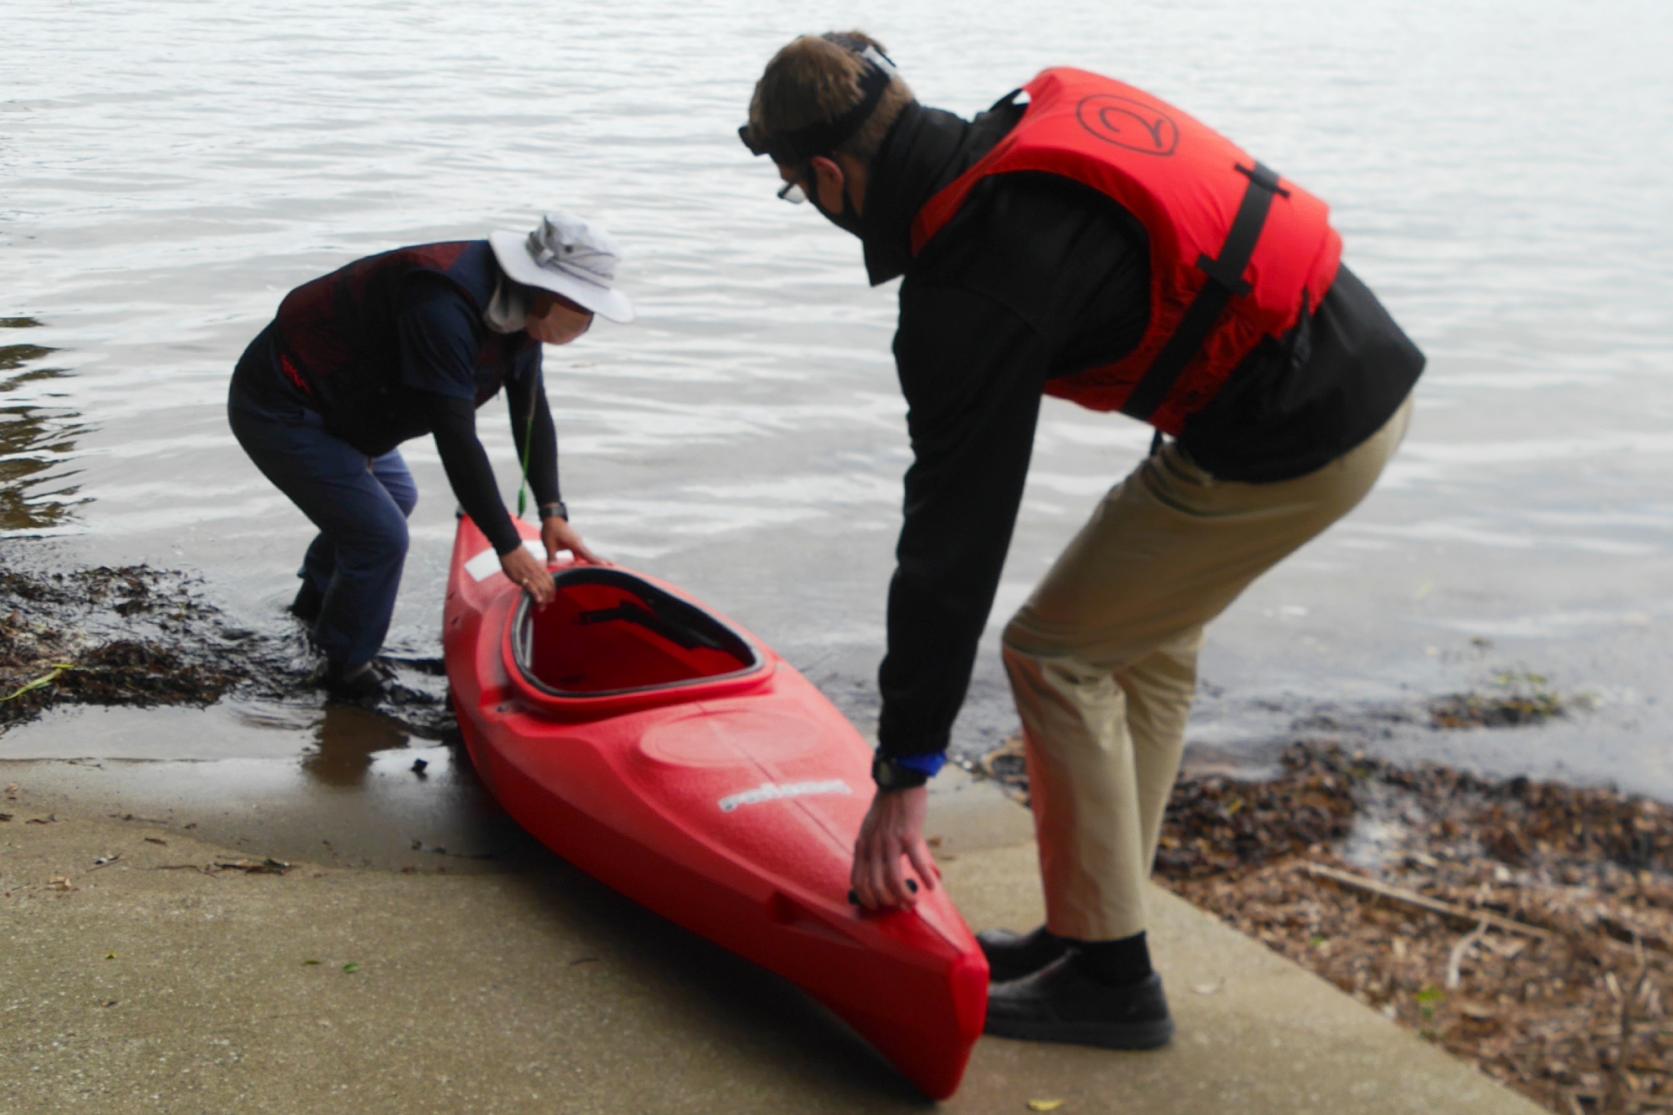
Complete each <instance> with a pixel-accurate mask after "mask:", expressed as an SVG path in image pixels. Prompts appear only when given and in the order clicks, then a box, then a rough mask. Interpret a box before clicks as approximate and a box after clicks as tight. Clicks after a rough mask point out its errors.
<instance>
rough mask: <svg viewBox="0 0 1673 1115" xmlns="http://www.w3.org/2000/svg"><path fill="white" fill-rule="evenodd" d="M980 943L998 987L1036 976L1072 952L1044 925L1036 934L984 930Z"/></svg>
mask: <svg viewBox="0 0 1673 1115" xmlns="http://www.w3.org/2000/svg"><path fill="white" fill-rule="evenodd" d="M976 943H977V944H978V945H981V946H982V953H983V955H985V956H986V957H987V958H988V972H989V973H990V978H991V979H992V981H993V982H994V983H1003V982H1005V981H1006V980H1012V979H1020V978H1022V977H1023V976H1028V975H1033V974H1034V973H1035V972H1038V971H1039V970H1040V969H1041V968H1044V967H1045V966H1046V965H1047V964H1050V963H1051V962H1052V961H1053V960H1056V959H1057V958H1058V957H1060V956H1062V955H1063V954H1064V953H1065V952H1068V951H1069V945H1068V943H1067V942H1065V941H1064V940H1063V938H1061V937H1056V936H1053V935H1052V933H1051V932H1050V931H1049V930H1048V929H1046V927H1045V926H1043V925H1042V926H1040V927H1039V928H1038V929H1036V930H1034V932H1032V933H1012V932H1011V931H1010V930H1009V929H984V930H982V931H981V932H980V933H978V934H976Z"/></svg>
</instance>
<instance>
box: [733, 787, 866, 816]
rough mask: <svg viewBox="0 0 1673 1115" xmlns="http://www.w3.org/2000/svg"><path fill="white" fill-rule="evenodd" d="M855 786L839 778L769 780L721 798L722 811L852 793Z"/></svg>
mask: <svg viewBox="0 0 1673 1115" xmlns="http://www.w3.org/2000/svg"><path fill="white" fill-rule="evenodd" d="M853 792H854V788H853V787H852V786H850V785H849V784H848V783H846V782H844V781H842V780H841V779H839V778H831V779H827V780H826V781H824V782H787V783H785V784H784V785H782V786H781V785H779V784H778V783H776V782H768V783H765V784H763V785H760V786H757V787H755V789H753V790H745V791H743V792H742V793H737V794H733V795H731V796H730V797H724V798H721V799H720V811H721V812H722V813H731V812H732V811H733V810H735V809H737V808H738V807H739V806H743V805H760V804H761V803H762V802H768V801H783V800H784V799H785V798H809V797H816V796H818V795H820V794H852V793H853Z"/></svg>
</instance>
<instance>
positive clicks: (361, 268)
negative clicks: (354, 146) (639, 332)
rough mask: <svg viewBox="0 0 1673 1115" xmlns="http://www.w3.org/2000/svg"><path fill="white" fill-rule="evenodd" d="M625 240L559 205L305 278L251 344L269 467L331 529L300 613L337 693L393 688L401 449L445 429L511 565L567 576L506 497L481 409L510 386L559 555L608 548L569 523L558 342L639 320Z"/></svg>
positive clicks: (246, 390) (253, 451) (251, 405)
mask: <svg viewBox="0 0 1673 1115" xmlns="http://www.w3.org/2000/svg"><path fill="white" fill-rule="evenodd" d="M619 261H620V252H619V251H618V250H617V248H616V246H615V244H614V243H613V242H612V241H611V239H610V238H609V236H608V235H606V234H605V233H604V232H603V231H602V230H601V229H599V228H598V227H597V226H595V225H591V224H589V223H588V222H586V221H583V220H581V219H579V218H576V217H573V216H569V215H566V214H563V213H548V214H546V215H545V216H544V217H543V218H542V219H541V222H540V224H539V225H538V226H536V227H535V228H534V229H533V230H532V231H530V232H528V233H512V232H501V231H496V232H493V233H491V234H490V235H489V237H488V238H487V239H486V240H460V241H449V242H443V243H434V244H419V245H413V246H410V247H404V248H396V249H393V250H391V251H387V252H382V253H379V254H377V255H373V256H368V257H366V258H364V259H360V260H356V261H354V262H353V263H350V264H347V265H346V266H344V267H341V268H339V269H337V270H336V271H333V272H331V273H330V274H327V275H324V276H321V277H319V278H317V279H314V280H312V281H310V282H307V283H304V284H302V285H301V286H299V287H297V288H296V289H295V290H292V291H291V292H290V293H289V294H287V295H285V297H284V298H283V299H282V300H281V301H280V303H279V309H278V312H277V314H276V315H275V316H274V319H273V320H272V321H271V322H269V323H268V324H267V326H266V327H265V328H263V329H262V330H261V332H260V333H258V334H257V335H256V337H255V339H254V340H252V341H251V342H250V344H249V346H248V347H247V348H246V349H245V351H244V354H243V356H242V357H241V358H240V359H239V361H238V365H237V367H236V369H235V370H234V372H233V376H232V384H231V388H230V391H229V393H228V398H227V416H228V421H229V423H230V425H231V427H232V431H233V434H234V436H235V437H236V438H237V439H238V442H239V444H240V445H241V446H242V447H243V448H244V451H245V452H246V453H247V454H248V455H249V457H250V459H251V460H252V461H253V462H254V463H255V465H256V467H257V468H259V469H260V470H261V471H262V473H263V474H264V475H265V476H266V477H267V478H268V479H269V480H271V481H272V482H273V484H274V485H275V486H276V487H278V488H279V490H280V491H282V492H284V494H285V495H286V496H287V497H289V498H290V500H291V502H293V503H294V504H296V506H297V507H298V508H299V509H300V510H301V511H302V513H303V514H305V515H306V516H308V518H309V519H310V520H311V521H312V522H313V524H314V526H315V527H316V528H317V530H318V534H317V535H316V536H315V537H314V539H313V541H312V543H310V544H309V546H308V548H307V551H306V553H305V555H304V557H303V559H302V566H301V569H300V570H299V572H298V576H299V577H300V578H301V580H302V585H301V587H300V588H299V589H298V590H297V593H296V597H295V599H294V600H293V601H292V603H291V609H290V610H291V611H292V612H293V613H294V614H295V615H296V616H297V617H298V618H299V619H301V620H302V621H303V622H304V623H306V624H307V625H308V628H309V632H310V634H311V636H312V638H313V640H314V643H315V644H316V645H317V646H318V647H319V648H320V649H321V650H322V651H323V652H324V655H325V666H324V669H323V671H322V672H321V674H320V677H319V683H320V684H321V685H322V686H324V687H325V688H326V689H327V691H328V692H330V693H332V694H333V695H335V696H338V697H342V698H349V699H366V698H371V697H375V696H377V695H378V694H380V693H381V692H382V691H383V689H384V685H385V680H386V679H385V675H384V673H383V671H382V670H381V669H380V668H379V666H378V664H377V662H376V656H377V652H378V650H379V649H380V648H381V647H382V645H383V639H384V636H385V634H386V633H387V632H388V630H389V622H390V618H391V616H392V614H393V612H394V606H395V596H396V591H397V589H398V588H399V586H400V580H401V569H402V566H403V564H404V563H405V559H406V552H407V525H406V520H407V516H408V515H410V514H411V513H412V509H413V507H414V505H415V504H416V502H417V499H418V492H417V488H416V487H415V485H414V483H413V478H412V474H411V473H410V472H409V471H408V469H407V466H406V463H405V461H403V460H402V458H401V453H400V449H399V448H398V447H399V445H400V444H401V443H402V442H404V441H406V440H408V439H410V438H414V437H419V436H422V435H425V434H428V435H430V436H432V437H433V438H434V439H435V443H436V448H437V450H438V452H439V453H440V456H441V461H442V466H443V468H444V470H445V471H446V474H447V479H448V483H449V485H450V486H451V487H452V489H453V494H454V496H455V498H456V499H457V500H458V502H459V506H460V507H461V508H463V509H464V511H465V513H466V514H468V515H469V516H470V517H471V518H472V519H473V520H474V521H475V522H476V524H477V525H478V526H480V527H481V528H482V530H483V532H484V533H485V534H486V535H487V536H488V538H489V540H490V541H492V543H493V545H494V549H495V551H496V552H498V554H499V556H500V566H501V568H502V570H503V571H504V572H505V575H506V576H507V577H509V578H511V579H512V580H513V581H515V582H516V583H517V584H519V585H521V586H523V588H524V589H525V590H526V591H528V592H529V593H530V594H531V595H532V596H533V597H534V598H535V600H536V601H537V602H539V603H540V604H544V603H545V602H546V601H548V600H550V599H551V597H552V594H553V589H552V583H551V578H549V577H547V576H546V575H545V568H544V566H543V565H542V564H541V562H540V561H539V559H537V558H536V557H535V556H534V555H533V554H531V553H530V552H529V551H528V550H527V549H525V548H524V547H523V546H522V545H521V543H520V540H519V536H518V533H517V529H516V527H515V526H514V525H513V524H512V521H511V514H510V512H508V511H507V510H506V508H505V505H504V504H503V503H502V502H501V500H500V497H499V490H498V486H497V485H496V483H495V479H494V474H493V470H492V468H491V467H490V465H489V461H488V455H487V452H486V451H485V450H484V449H483V447H482V443H481V442H480V441H479V440H478V438H477V434H476V409H477V408H478V407H480V406H481V405H482V404H483V403H485V402H487V401H488V400H489V399H491V398H493V397H494V396H495V395H496V394H498V393H499V391H500V390H501V389H502V388H504V389H505V391H506V400H507V403H508V404H509V409H510V411H511V431H512V438H513V440H514V441H515V443H516V446H517V452H518V456H519V459H520V460H522V462H523V465H524V471H525V475H526V480H527V483H528V486H529V488H530V489H531V490H532V492H533V494H534V497H535V503H536V505H537V506H538V508H539V512H540V520H541V530H540V536H541V541H542V543H543V544H544V546H545V549H546V556H547V560H548V561H550V560H552V559H553V558H554V557H555V556H556V554H557V552H558V551H559V550H569V551H571V552H573V553H574V554H575V556H576V558H577V559H579V560H581V561H596V560H598V559H597V558H596V556H595V555H594V554H593V553H592V551H591V550H589V549H588V548H587V546H586V544H585V543H584V542H583V541H582V539H581V536H580V535H579V534H578V533H577V532H576V530H575V528H574V527H572V526H571V525H570V524H569V521H568V520H569V510H568V507H567V506H566V505H565V503H564V501H563V496H562V493H561V490H560V487H559V483H558V448H557V434H556V430H555V428H554V426H553V423H552V416H551V411H550V409H549V407H548V404H547V400H546V391H545V382H544V377H543V372H542V367H543V345H547V344H551V345H565V344H569V343H570V342H572V341H574V340H576V339H577V338H578V337H580V336H581V335H582V334H583V333H585V332H586V331H587V329H588V328H589V327H590V326H591V324H592V320H593V317H594V315H597V316H600V317H604V318H607V319H609V320H611V321H615V322H621V323H627V322H630V321H632V320H633V318H634V310H633V304H632V302H631V301H629V299H628V297H627V296H626V295H625V294H623V293H622V291H621V290H620V289H618V287H617V286H616V268H617V264H618V263H619Z"/></svg>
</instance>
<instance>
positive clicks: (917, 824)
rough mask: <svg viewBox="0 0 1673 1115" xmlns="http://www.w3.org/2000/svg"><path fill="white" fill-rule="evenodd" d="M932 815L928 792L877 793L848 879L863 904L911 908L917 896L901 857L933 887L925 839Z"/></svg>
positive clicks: (920, 788) (924, 788) (922, 789)
mask: <svg viewBox="0 0 1673 1115" xmlns="http://www.w3.org/2000/svg"><path fill="white" fill-rule="evenodd" d="M928 815H929V788H928V787H927V786H914V787H912V788H911V789H909V790H878V791H877V796H876V797H874V798H872V799H871V809H870V810H869V811H868V812H867V813H866V819H865V822H864V823H863V824H861V825H860V838H859V839H858V840H856V841H855V842H854V870H853V873H852V875H851V876H850V881H851V882H852V883H853V884H854V895H855V897H857V898H858V899H859V900H860V905H862V906H864V907H865V908H866V909H868V910H876V909H880V908H882V907H887V906H911V905H913V904H915V903H916V902H917V901H918V898H917V896H916V895H915V894H913V893H912V891H911V890H909V889H908V888H907V885H906V872H905V871H903V870H902V869H901V865H900V859H901V857H902V856H905V857H906V858H907V859H908V860H909V861H910V862H911V864H912V870H914V871H916V872H917V873H918V878H919V879H921V880H923V885H924V886H926V887H928V888H929V889H930V890H934V889H935V880H936V878H937V877H938V872H937V871H936V869H935V860H934V859H932V858H931V857H930V854H929V845H928V844H927V843H925V841H924V820H925V818H926V817H928Z"/></svg>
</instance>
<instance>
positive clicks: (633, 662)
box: [512, 566, 762, 699]
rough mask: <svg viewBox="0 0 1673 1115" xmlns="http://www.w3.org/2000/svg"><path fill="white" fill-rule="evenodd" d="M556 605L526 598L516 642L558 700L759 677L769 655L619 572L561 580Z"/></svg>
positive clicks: (520, 655) (585, 570)
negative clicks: (537, 603)
mask: <svg viewBox="0 0 1673 1115" xmlns="http://www.w3.org/2000/svg"><path fill="white" fill-rule="evenodd" d="M552 583H553V587H554V588H556V589H557V596H556V598H555V599H554V600H553V601H552V602H551V603H550V604H548V605H546V607H544V608H539V609H537V608H534V607H532V606H531V604H530V601H529V600H528V599H527V598H525V599H524V600H523V602H522V603H521V604H520V605H519V606H518V609H517V614H516V618H515V620H514V621H513V624H514V626H513V639H512V645H513V648H514V655H515V659H516V665H517V668H518V670H519V671H520V672H521V674H522V676H523V678H524V679H526V680H527V681H528V682H529V684H530V685H532V686H533V687H534V688H535V689H536V690H538V691H539V692H541V693H542V694H545V695H547V696H550V697H556V698H571V699H587V698H597V697H618V696H625V695H628V694H635V693H648V692H655V691H659V690H668V689H685V688H687V687H691V686H696V685H699V684H702V683H709V682H717V681H721V680H724V679H730V678H737V677H741V676H744V675H748V674H752V673H754V672H756V671H758V670H760V669H761V667H762V659H761V655H760V654H758V653H757V652H756V650H755V648H754V647H753V646H751V645H750V643H749V641H748V640H746V639H745V638H744V637H743V636H741V635H739V634H738V633H737V632H736V631H734V630H732V629H731V628H730V627H728V626H726V625H725V624H724V623H722V622H721V621H720V620H718V619H716V618H715V617H714V616H712V615H710V614H709V613H707V612H705V611H703V610H702V609H701V608H698V607H696V606H695V605H693V604H691V603H689V602H687V601H685V600H681V599H680V598H679V597H677V596H675V595H673V594H672V593H669V592H665V591H664V590H662V589H660V588H657V587H656V586H655V585H652V584H650V583H648V582H646V581H644V580H642V579H641V578H639V577H636V576H634V575H633V574H632V573H628V572H626V571H624V570H620V569H611V568H608V567H603V566H577V567H575V568H571V569H566V570H563V571H561V572H558V573H555V574H553V576H552Z"/></svg>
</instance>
